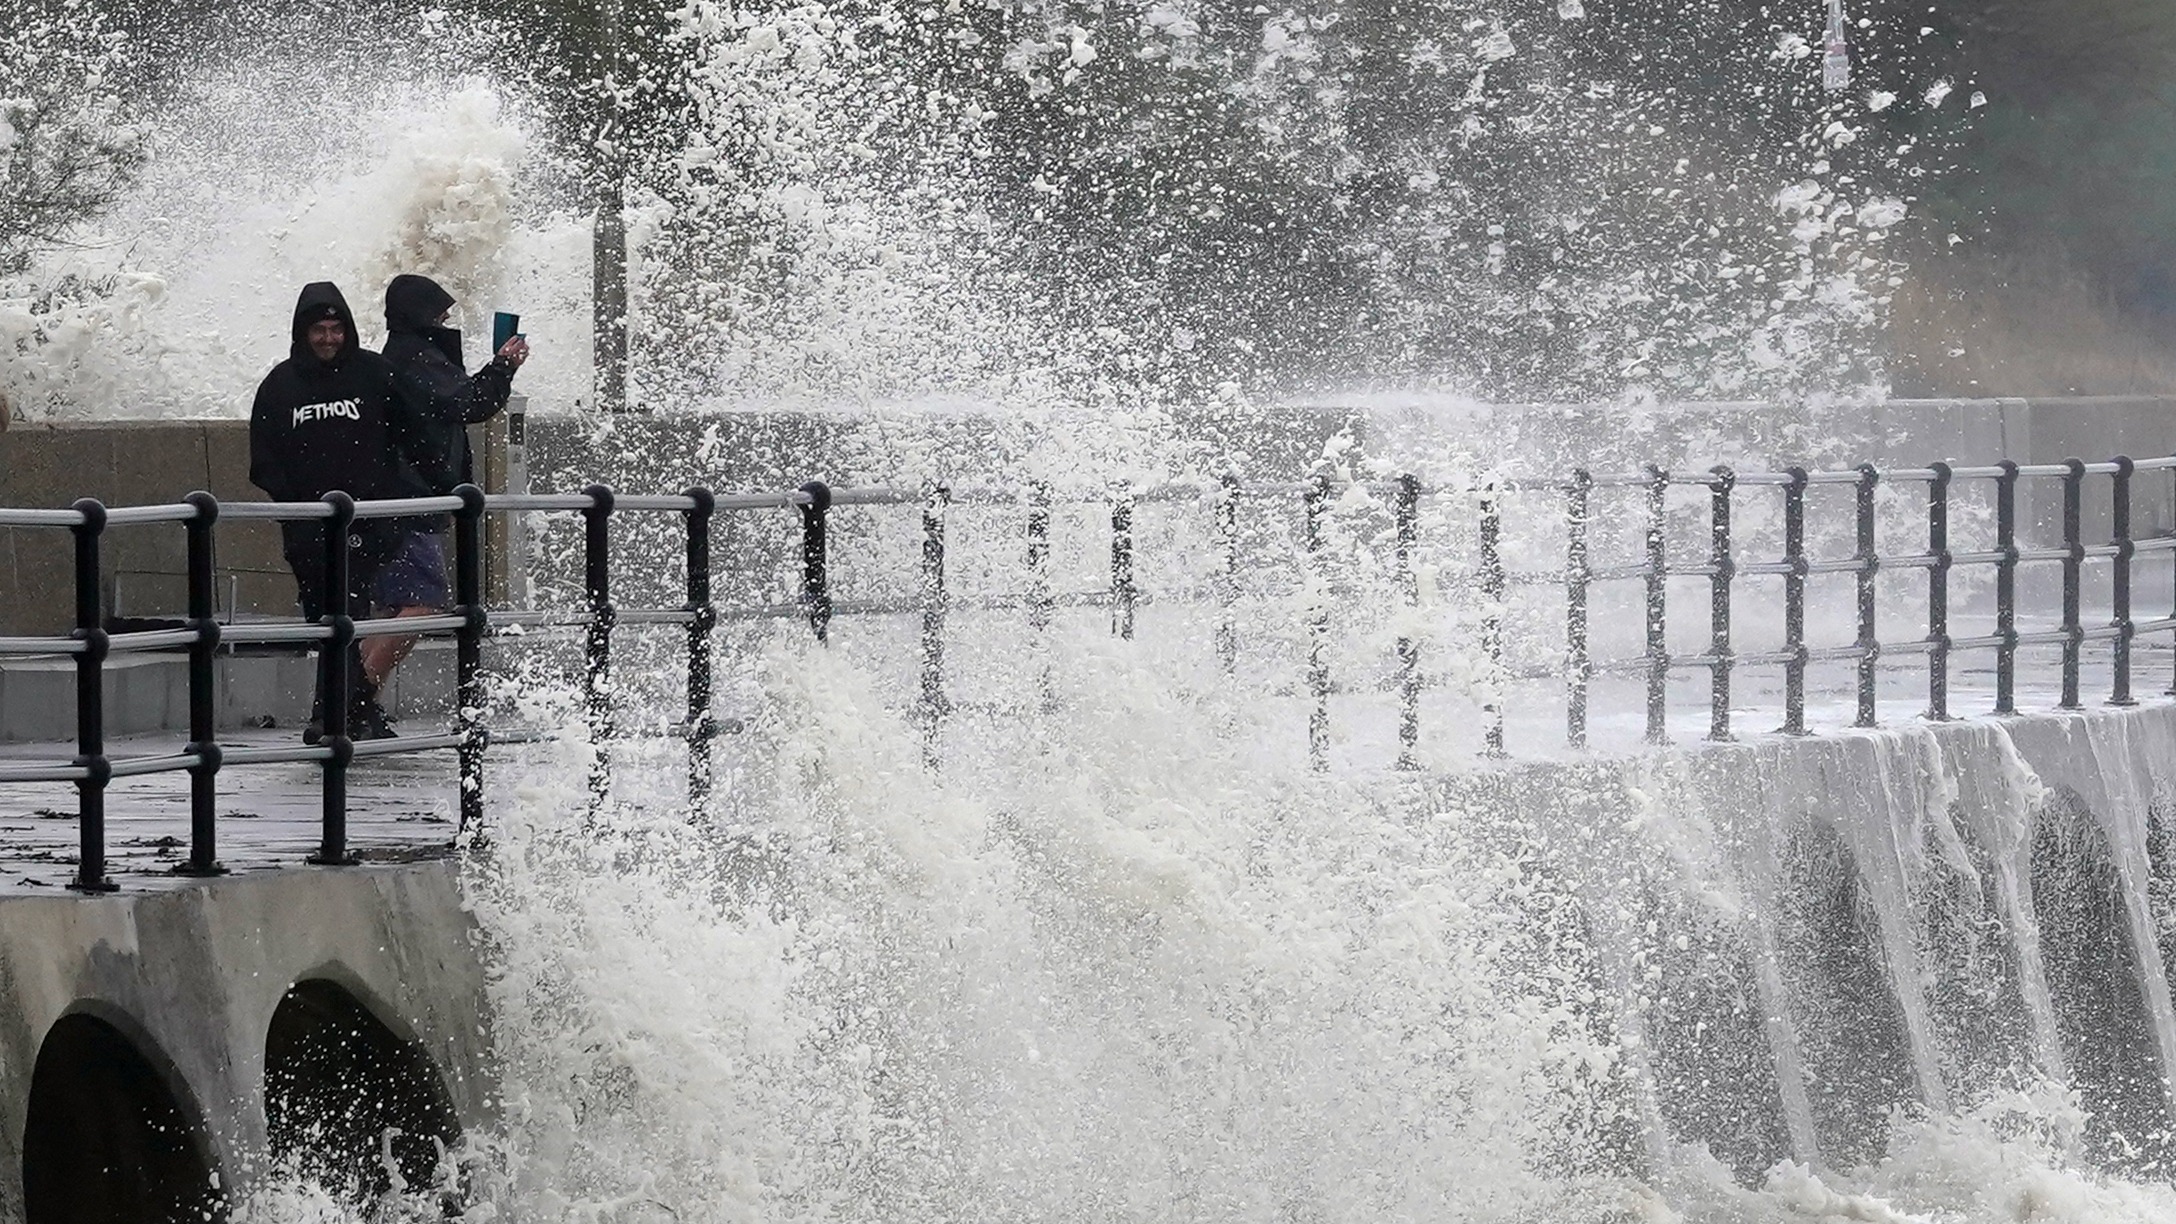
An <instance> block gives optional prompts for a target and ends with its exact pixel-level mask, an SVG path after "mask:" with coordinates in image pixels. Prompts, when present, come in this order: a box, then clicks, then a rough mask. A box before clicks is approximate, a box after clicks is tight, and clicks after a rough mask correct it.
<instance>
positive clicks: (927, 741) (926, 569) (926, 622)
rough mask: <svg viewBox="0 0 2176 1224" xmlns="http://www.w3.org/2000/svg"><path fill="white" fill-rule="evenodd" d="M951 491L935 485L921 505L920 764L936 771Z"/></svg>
mask: <svg viewBox="0 0 2176 1224" xmlns="http://www.w3.org/2000/svg"><path fill="white" fill-rule="evenodd" d="M951 502H952V490H950V489H948V488H946V487H945V486H943V485H938V486H936V487H935V488H933V489H931V490H930V493H929V500H928V501H927V502H925V503H924V504H923V506H922V703H921V705H922V708H921V715H922V763H923V764H925V765H927V766H928V767H929V768H931V769H936V768H937V767H938V765H939V763H940V762H941V760H942V757H943V754H942V753H941V752H940V751H939V749H940V747H941V744H940V743H939V736H940V734H941V733H942V731H943V729H944V716H945V713H946V707H947V702H946V701H945V695H944V618H945V605H946V599H947V596H946V594H945V587H944V526H945V522H944V521H945V514H946V510H947V508H948V507H949V506H950V505H951Z"/></svg>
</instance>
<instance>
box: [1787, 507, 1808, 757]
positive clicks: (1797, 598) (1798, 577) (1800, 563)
mask: <svg viewBox="0 0 2176 1224" xmlns="http://www.w3.org/2000/svg"><path fill="white" fill-rule="evenodd" d="M1789 476H1790V478H1791V479H1790V483H1789V484H1787V485H1784V486H1783V563H1784V564H1785V565H1786V566H1788V567H1789V572H1787V573H1785V574H1784V575H1783V649H1784V650H1786V651H1788V652H1789V653H1790V658H1789V660H1787V661H1786V662H1785V663H1784V664H1783V734H1785V735H1804V734H1805V733H1806V568H1807V567H1806V469H1804V468H1802V467H1794V468H1791V469H1789Z"/></svg>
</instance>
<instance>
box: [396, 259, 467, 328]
mask: <svg viewBox="0 0 2176 1224" xmlns="http://www.w3.org/2000/svg"><path fill="white" fill-rule="evenodd" d="M451 309H453V295H452V294H450V293H448V292H446V291H445V290H444V289H441V288H439V285H438V282H437V281H434V280H432V279H431V278H430V277H428V276H417V275H415V274H414V273H411V272H403V273H402V274H400V275H399V276H396V277H394V278H393V283H391V284H389V285H387V286H386V287H385V329H386V330H387V331H396V332H398V331H410V332H428V331H430V330H431V329H433V328H435V327H437V326H438V316H440V315H442V314H444V313H446V312H447V311H449V310H451Z"/></svg>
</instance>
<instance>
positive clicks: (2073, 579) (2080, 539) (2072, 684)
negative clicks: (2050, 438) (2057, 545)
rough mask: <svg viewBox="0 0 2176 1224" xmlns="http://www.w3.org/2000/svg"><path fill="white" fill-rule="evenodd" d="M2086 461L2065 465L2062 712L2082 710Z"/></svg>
mask: <svg viewBox="0 0 2176 1224" xmlns="http://www.w3.org/2000/svg"><path fill="white" fill-rule="evenodd" d="M2084 519H2085V460H2083V459H2078V458H2070V459H2065V460H2064V461H2063V699H2062V702H2061V705H2062V708H2063V709H2066V710H2075V709H2077V708H2078V705H2079V702H2078V664H2079V661H2080V660H2079V656H2080V655H2081V654H2082V653H2083V652H2084V646H2085V625H2084V621H2083V619H2082V618H2081V616H2080V608H2079V602H2080V594H2081V587H2082V586H2083V583H2084V578H2085V539H2084V536H2085V522H2084Z"/></svg>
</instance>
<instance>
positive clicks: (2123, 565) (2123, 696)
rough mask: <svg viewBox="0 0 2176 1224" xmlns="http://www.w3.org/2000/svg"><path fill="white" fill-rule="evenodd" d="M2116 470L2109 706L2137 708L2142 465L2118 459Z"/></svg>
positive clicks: (2113, 479) (2111, 486)
mask: <svg viewBox="0 0 2176 1224" xmlns="http://www.w3.org/2000/svg"><path fill="white" fill-rule="evenodd" d="M2115 463H2116V470H2115V472H2114V474H2113V475H2112V476H2111V477H2110V478H2109V491H2110V494H2111V495H2112V497H2113V499H2114V501H2113V505H2112V516H2113V517H2112V521H2111V527H2112V528H2113V532H2114V536H2115V541H2114V542H2115V546H2116V556H2115V569H2114V573H2113V575H2112V576H2111V577H2110V579H2109V595H2110V596H2111V598H2113V600H2114V601H2115V607H2114V608H2113V609H2112V611H2113V612H2114V614H2115V630H2116V640H2115V644H2114V646H2113V647H2111V648H2110V651H2109V653H2110V662H2111V663H2112V664H2113V670H2114V673H2115V674H2114V678H2113V682H2112V683H2111V685H2110V688H2109V693H2108V704H2109V705H2116V706H2127V705H2137V704H2138V702H2137V701H2136V700H2134V699H2133V698H2132V697H2131V640H2132V639H2133V638H2135V637H2137V636H2138V624H2137V622H2136V621H2133V620H2132V619H2131V559H2132V558H2133V557H2135V556H2137V554H2138V543H2137V541H2135V540H2133V539H2132V538H2131V476H2132V474H2133V473H2135V472H2136V471H2137V470H2138V465H2137V464H2136V463H2135V462H2133V461H2132V459H2131V457H2130V456H2129V455H2117V456H2116V459H2115Z"/></svg>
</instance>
